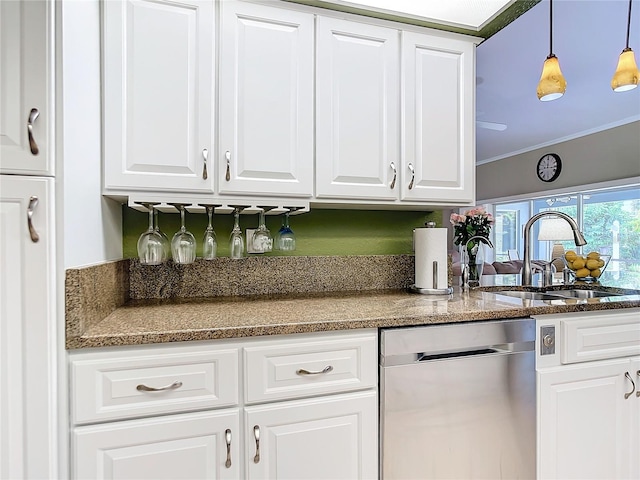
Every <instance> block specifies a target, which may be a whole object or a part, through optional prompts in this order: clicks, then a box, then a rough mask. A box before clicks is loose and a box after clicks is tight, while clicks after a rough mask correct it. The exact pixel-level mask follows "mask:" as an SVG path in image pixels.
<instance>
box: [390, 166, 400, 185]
mask: <svg viewBox="0 0 640 480" xmlns="http://www.w3.org/2000/svg"><path fill="white" fill-rule="evenodd" d="M389 166H390V167H391V170H393V180H391V185H389V188H390V189H391V190H393V189H394V188H395V186H396V177H397V176H398V172H397V171H396V164H395V163H393V162H391V163H390V164H389Z"/></svg>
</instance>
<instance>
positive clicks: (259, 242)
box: [253, 209, 273, 253]
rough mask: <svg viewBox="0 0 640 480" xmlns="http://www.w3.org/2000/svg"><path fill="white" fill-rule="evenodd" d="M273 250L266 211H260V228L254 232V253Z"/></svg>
mask: <svg viewBox="0 0 640 480" xmlns="http://www.w3.org/2000/svg"><path fill="white" fill-rule="evenodd" d="M272 248H273V238H271V232H270V231H269V229H268V228H267V225H266V224H265V220H264V209H262V210H260V217H259V221H258V228H257V229H256V231H255V232H253V251H254V252H255V253H265V252H270V251H271V250H272Z"/></svg>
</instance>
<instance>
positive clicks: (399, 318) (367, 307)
mask: <svg viewBox="0 0 640 480" xmlns="http://www.w3.org/2000/svg"><path fill="white" fill-rule="evenodd" d="M499 288H501V287H484V288H483V289H471V290H467V291H463V290H461V289H459V288H457V289H455V290H454V293H453V294H452V295H450V296H429V295H419V294H413V293H409V292H408V291H407V290H406V289H393V290H373V291H365V292H362V291H360V292H346V293H318V294H308V295H303V294H295V295H271V296H269V295H259V296H247V297H237V296H236V297H217V298H207V299H197V298H191V299H180V300H175V299H173V300H130V301H128V302H127V303H125V304H124V305H123V306H120V307H118V308H116V309H115V310H113V311H112V312H111V313H110V314H109V315H107V316H106V317H105V318H104V319H103V320H101V321H99V322H97V323H95V324H91V325H87V327H86V328H84V329H83V330H82V331H76V332H75V333H74V334H70V333H69V328H68V331H67V339H66V347H67V348H68V349H76V348H85V347H102V346H114V345H140V344H150V343H165V342H178V341H191V340H207V339H221V338H234V337H250V336H259V335H276V334H291V333H305V332H319V331H328V330H348V329H357V328H378V327H402V326H416V325H426V324H438V323H453V322H469V321H478V320H495V319H505V318H518V317H526V316H529V315H540V314H547V313H564V312H576V311H586V310H610V309H619V308H633V307H640V295H639V294H638V293H640V292H637V291H623V290H620V289H613V288H612V289H610V290H611V291H612V292H618V293H635V294H633V295H625V296H623V297H605V298H590V299H583V300H577V299H566V300H562V299H558V300H529V299H521V298H515V297H508V296H505V295H500V293H499V292H497V291H487V290H492V289H493V290H496V289H499ZM516 288H517V287H516Z"/></svg>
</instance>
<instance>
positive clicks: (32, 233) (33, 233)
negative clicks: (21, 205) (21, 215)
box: [27, 195, 40, 243]
mask: <svg viewBox="0 0 640 480" xmlns="http://www.w3.org/2000/svg"><path fill="white" fill-rule="evenodd" d="M38 201H39V200H38V197H36V196H35V195H33V196H32V197H31V198H29V206H28V207H27V227H28V228H29V236H30V237H31V241H32V242H33V243H38V240H40V235H38V232H36V229H35V228H34V227H33V221H32V219H33V211H34V210H35V209H36V207H37V206H38Z"/></svg>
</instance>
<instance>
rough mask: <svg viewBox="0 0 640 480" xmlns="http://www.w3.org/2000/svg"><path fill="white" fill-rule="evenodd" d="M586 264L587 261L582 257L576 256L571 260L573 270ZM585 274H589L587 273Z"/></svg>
mask: <svg viewBox="0 0 640 480" xmlns="http://www.w3.org/2000/svg"><path fill="white" fill-rule="evenodd" d="M586 264H587V262H585V261H584V258H582V257H578V258H576V259H575V260H574V261H573V266H572V267H571V268H573V269H574V270H580V269H581V268H584V266H585V265H586ZM587 275H589V274H588V273H587ZM583 276H584V275H583Z"/></svg>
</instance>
